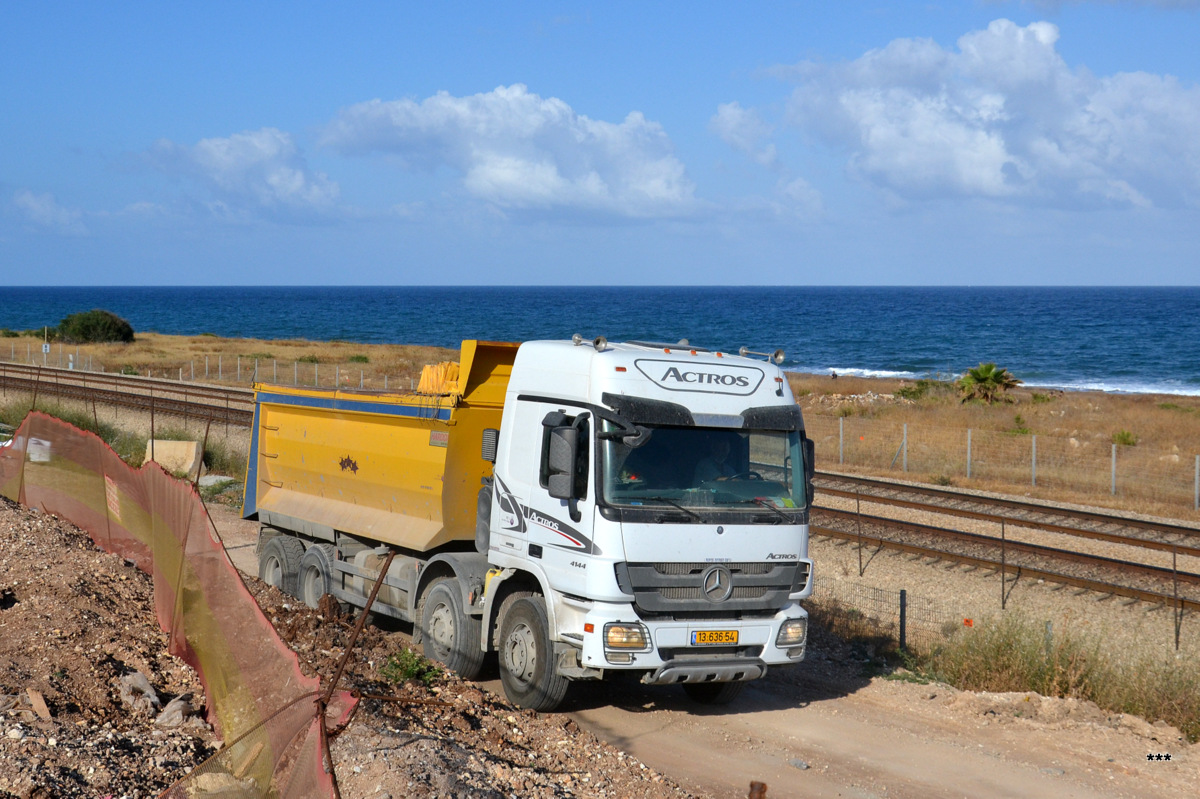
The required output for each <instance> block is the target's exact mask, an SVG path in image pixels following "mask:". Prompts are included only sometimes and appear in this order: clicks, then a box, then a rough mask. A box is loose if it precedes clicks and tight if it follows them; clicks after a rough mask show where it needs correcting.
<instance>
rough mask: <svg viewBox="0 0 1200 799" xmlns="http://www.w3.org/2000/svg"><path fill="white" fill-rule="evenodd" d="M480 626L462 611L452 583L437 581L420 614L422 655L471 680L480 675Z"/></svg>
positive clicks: (481, 669)
mask: <svg viewBox="0 0 1200 799" xmlns="http://www.w3.org/2000/svg"><path fill="white" fill-rule="evenodd" d="M482 631H483V625H482V623H481V622H480V620H479V617H478V616H471V615H469V614H468V613H467V612H466V609H465V608H464V607H463V600H462V592H461V591H459V590H458V584H457V583H456V582H455V581H453V580H439V581H438V582H436V583H434V584H433V587H431V588H430V589H429V591H428V592H427V593H426V594H425V602H424V605H423V607H422V610H421V651H422V653H423V654H424V655H425V657H426V658H427V659H429V660H435V661H437V662H438V663H441V664H442V665H444V666H445V667H446V668H448V669H450V670H451V671H454V672H456V673H457V674H458V676H460V677H462V678H463V679H464V680H474V679H475V678H476V677H478V676H479V673H480V672H481V671H483V655H484V652H483V649H481V648H480V646H479V641H480V637H481V635H482Z"/></svg>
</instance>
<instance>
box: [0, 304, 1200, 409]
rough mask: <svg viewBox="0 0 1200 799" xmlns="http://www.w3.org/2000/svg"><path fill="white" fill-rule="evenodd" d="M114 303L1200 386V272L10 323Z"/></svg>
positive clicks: (839, 368)
mask: <svg viewBox="0 0 1200 799" xmlns="http://www.w3.org/2000/svg"><path fill="white" fill-rule="evenodd" d="M92 308H104V309H106V310H109V311H112V312H113V313H116V314H118V315H119V316H122V317H124V318H125V319H127V320H128V321H129V322H130V323H131V324H132V325H133V327H134V330H135V332H156V333H163V334H173V335H200V334H203V333H210V334H214V335H218V336H222V337H227V338H257V339H297V338H303V339H310V340H334V339H339V340H346V341H357V342H362V343H394V344H416V345H431V346H441V347H452V348H456V347H458V346H459V344H460V343H461V341H462V340H463V339H471V338H478V339H485V340H501V341H525V340H531V339H539V338H560V339H561V338H569V337H570V336H571V335H572V334H573V333H579V334H581V335H583V336H585V337H586V338H589V339H590V338H593V337H595V336H604V337H606V338H608V339H609V340H613V341H620V340H651V341H662V342H669V343H674V342H677V341H679V340H680V339H684V338H686V339H687V340H688V341H689V342H690V343H691V344H693V345H696V346H703V347H708V348H710V349H720V350H723V351H726V352H737V351H738V349H739V348H740V347H742V346H745V347H747V348H748V349H750V350H753V351H758V352H772V351H774V350H775V349H783V350H784V351H785V353H786V359H785V361H784V368H786V369H789V370H791V371H797V372H807V373H814V374H828V373H832V372H836V373H837V374H839V375H847V376H849V375H862V376H867V377H894V378H902V379H922V378H935V379H949V378H952V377H954V376H957V375H959V374H961V373H962V372H963V371H964V370H966V369H968V368H970V367H973V366H975V365H977V364H979V363H982V362H989V361H990V362H995V363H997V364H999V365H1000V366H1003V367H1004V368H1007V369H1008V370H1009V371H1010V372H1012V373H1013V374H1014V375H1015V376H1016V377H1018V378H1019V379H1021V380H1022V381H1023V382H1024V383H1025V385H1026V386H1028V387H1031V388H1039V387H1042V388H1061V389H1067V390H1093V391H1113V392H1123V393H1134V394H1143V393H1158V394H1176V395H1188V396H1192V395H1200V363H1197V359H1196V358H1195V356H1194V346H1193V342H1196V341H1200V287H1196V286H1142V287H1130V286H1032V287H1029V286H1026V287H1022V286H883V287H878V286H780V287H763V286H736V287H728V286H637V287H613V286H553V287H547V286H469V287H463V286H53V287H14V288H10V289H8V290H7V291H6V295H5V299H4V300H3V302H2V303H0V329H9V330H18V331H19V330H32V329H37V328H41V327H42V326H44V325H51V326H53V325H57V324H58V322H59V321H60V320H61V319H62V318H63V317H65V316H67V315H69V314H71V313H76V312H79V311H86V310H91V309H92Z"/></svg>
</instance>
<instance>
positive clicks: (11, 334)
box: [0, 327, 21, 338]
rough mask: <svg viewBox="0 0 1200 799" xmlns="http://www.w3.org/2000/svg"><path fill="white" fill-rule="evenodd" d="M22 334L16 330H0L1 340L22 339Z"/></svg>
mask: <svg viewBox="0 0 1200 799" xmlns="http://www.w3.org/2000/svg"><path fill="white" fill-rule="evenodd" d="M20 337H21V334H20V333H18V332H17V331H15V330H9V329H8V328H7V327H5V328H0V338H20Z"/></svg>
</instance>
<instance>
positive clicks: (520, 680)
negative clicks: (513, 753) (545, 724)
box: [500, 596, 567, 713]
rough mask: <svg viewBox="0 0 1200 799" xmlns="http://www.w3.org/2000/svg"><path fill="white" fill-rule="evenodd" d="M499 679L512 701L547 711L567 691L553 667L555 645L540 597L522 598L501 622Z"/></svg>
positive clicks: (561, 678) (505, 693)
mask: <svg viewBox="0 0 1200 799" xmlns="http://www.w3.org/2000/svg"><path fill="white" fill-rule="evenodd" d="M500 682H501V683H503V684H504V695H505V696H507V697H508V699H509V701H511V702H512V703H513V704H515V705H517V706H519V707H523V708H528V709H530V710H537V711H541V712H543V713H547V712H549V711H551V710H554V708H556V707H558V705H559V703H560V702H562V700H563V697H564V696H565V695H566V693H567V678H566V677H563V676H562V675H561V674H559V673H558V672H557V671H556V670H555V668H554V647H553V646H552V645H551V643H550V624H549V621H548V620H547V617H546V604H545V601H544V600H543V599H542V598H541V597H540V596H530V597H521V598H520V599H518V600H517V601H516V602H513V604H512V606H511V607H510V608H509V609H508V612H507V613H506V614H504V620H503V621H502V622H501V623H500Z"/></svg>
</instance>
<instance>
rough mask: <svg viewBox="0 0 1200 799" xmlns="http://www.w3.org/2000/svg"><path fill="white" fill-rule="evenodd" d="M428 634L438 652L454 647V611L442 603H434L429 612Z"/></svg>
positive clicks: (448, 650)
mask: <svg viewBox="0 0 1200 799" xmlns="http://www.w3.org/2000/svg"><path fill="white" fill-rule="evenodd" d="M428 634H429V638H430V640H431V641H432V642H433V644H434V648H436V649H437V651H439V652H450V651H451V650H452V649H453V648H454V613H453V612H452V611H451V610H450V608H449V607H447V606H446V605H444V604H441V603H439V604H438V605H436V606H435V607H434V608H433V610H432V612H430V614H429V629H428Z"/></svg>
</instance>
